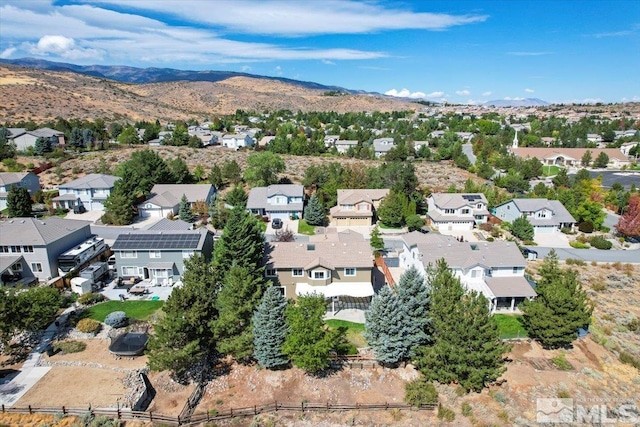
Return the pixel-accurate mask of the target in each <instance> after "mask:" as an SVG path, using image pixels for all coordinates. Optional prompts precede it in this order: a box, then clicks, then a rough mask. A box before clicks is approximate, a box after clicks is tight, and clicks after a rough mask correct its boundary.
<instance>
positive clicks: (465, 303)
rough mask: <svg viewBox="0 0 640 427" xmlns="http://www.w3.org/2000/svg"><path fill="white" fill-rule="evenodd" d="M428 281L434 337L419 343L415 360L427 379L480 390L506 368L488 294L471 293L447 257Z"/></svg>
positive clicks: (439, 262)
mask: <svg viewBox="0 0 640 427" xmlns="http://www.w3.org/2000/svg"><path fill="white" fill-rule="evenodd" d="M429 284H430V286H431V310H430V314H431V316H432V319H433V327H434V333H433V340H434V343H433V345H430V346H425V347H422V348H420V350H419V355H418V357H417V358H416V359H415V364H416V366H417V367H418V369H420V371H421V372H422V373H423V375H424V376H425V378H426V379H428V380H434V381H438V382H440V383H441V384H449V383H452V382H455V383H458V384H459V385H460V386H461V387H463V388H464V389H466V390H475V391H480V390H481V389H482V388H483V387H484V386H485V385H486V384H488V383H491V382H493V381H495V380H496V379H497V378H498V377H499V376H500V375H501V374H502V373H503V372H504V371H505V368H504V362H503V360H502V355H503V354H504V353H505V352H506V350H507V348H506V346H505V345H504V344H503V343H502V340H501V339H500V333H499V331H498V325H497V323H496V321H495V319H494V318H493V317H491V316H490V315H489V305H488V303H487V300H486V298H485V297H483V296H482V295H481V294H478V293H477V292H469V293H466V292H465V289H464V288H463V286H462V284H461V283H460V280H459V279H457V278H456V277H455V276H454V275H453V273H452V272H451V271H450V270H449V267H448V265H447V264H446V262H445V261H444V260H440V261H438V262H437V264H436V268H435V270H434V271H432V272H431V273H430V277H429Z"/></svg>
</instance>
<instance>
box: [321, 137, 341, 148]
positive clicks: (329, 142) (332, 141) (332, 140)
mask: <svg viewBox="0 0 640 427" xmlns="http://www.w3.org/2000/svg"><path fill="white" fill-rule="evenodd" d="M339 140H340V135H325V137H324V146H325V147H327V148H331V147H333V146H334V145H336V143H337V142H338V141H339Z"/></svg>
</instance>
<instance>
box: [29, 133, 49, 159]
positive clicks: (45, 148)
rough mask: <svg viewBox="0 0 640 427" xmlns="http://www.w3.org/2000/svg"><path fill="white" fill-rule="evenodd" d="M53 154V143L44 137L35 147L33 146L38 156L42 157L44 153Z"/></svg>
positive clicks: (40, 138) (37, 140) (39, 139)
mask: <svg viewBox="0 0 640 427" xmlns="http://www.w3.org/2000/svg"><path fill="white" fill-rule="evenodd" d="M50 152H51V141H50V140H49V138H45V137H43V136H41V137H39V138H38V139H36V142H35V145H34V146H33V154H35V155H36V156H42V155H43V154H44V153H50Z"/></svg>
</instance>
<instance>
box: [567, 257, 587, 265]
mask: <svg viewBox="0 0 640 427" xmlns="http://www.w3.org/2000/svg"><path fill="white" fill-rule="evenodd" d="M565 262H566V263H567V265H578V266H580V267H584V266H585V265H587V263H586V262H584V261H583V260H581V259H575V258H567V259H566V260H565Z"/></svg>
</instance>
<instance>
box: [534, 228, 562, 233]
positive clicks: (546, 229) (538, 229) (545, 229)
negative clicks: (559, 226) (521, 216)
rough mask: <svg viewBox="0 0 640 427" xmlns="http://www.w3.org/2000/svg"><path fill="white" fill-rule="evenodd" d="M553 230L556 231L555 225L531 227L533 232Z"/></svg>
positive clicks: (549, 231) (552, 231)
mask: <svg viewBox="0 0 640 427" xmlns="http://www.w3.org/2000/svg"><path fill="white" fill-rule="evenodd" d="M555 231H556V228H555V227H541V226H536V227H533V232H534V233H535V234H553V233H555Z"/></svg>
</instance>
